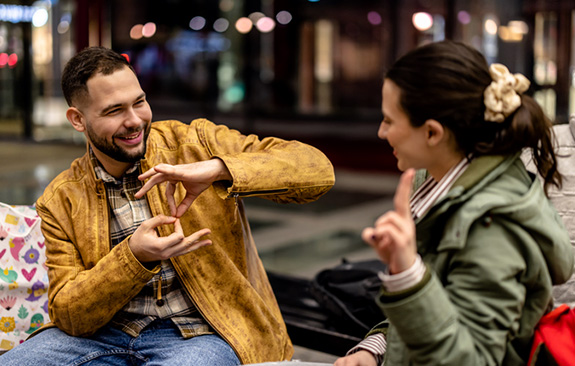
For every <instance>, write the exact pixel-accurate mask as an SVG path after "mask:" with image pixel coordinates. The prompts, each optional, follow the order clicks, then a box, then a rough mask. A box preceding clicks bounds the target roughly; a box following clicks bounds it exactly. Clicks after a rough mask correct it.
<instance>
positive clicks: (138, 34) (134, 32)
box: [130, 24, 144, 39]
mask: <svg viewBox="0 0 575 366" xmlns="http://www.w3.org/2000/svg"><path fill="white" fill-rule="evenodd" d="M143 30H144V26H143V25H142V24H136V25H135V26H133V27H132V29H130V38H132V39H140V38H142V37H143V36H144V34H143Z"/></svg>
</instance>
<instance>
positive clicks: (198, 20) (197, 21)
mask: <svg viewBox="0 0 575 366" xmlns="http://www.w3.org/2000/svg"><path fill="white" fill-rule="evenodd" d="M205 26H206V18H204V17H201V16H195V17H193V18H192V20H190V28H192V29H193V30H195V31H199V30H202V29H203V28H204V27H205Z"/></svg>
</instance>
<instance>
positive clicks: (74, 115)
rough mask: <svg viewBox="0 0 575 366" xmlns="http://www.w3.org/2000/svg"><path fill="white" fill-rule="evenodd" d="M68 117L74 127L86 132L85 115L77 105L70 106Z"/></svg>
mask: <svg viewBox="0 0 575 366" xmlns="http://www.w3.org/2000/svg"><path fill="white" fill-rule="evenodd" d="M66 118H67V119H68V121H69V122H70V123H71V124H72V127H74V129H75V130H76V131H78V132H84V131H85V129H86V127H85V126H84V115H83V114H82V112H80V110H79V109H78V108H76V107H70V108H68V110H67V111H66Z"/></svg>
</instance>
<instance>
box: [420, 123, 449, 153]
mask: <svg viewBox="0 0 575 366" xmlns="http://www.w3.org/2000/svg"><path fill="white" fill-rule="evenodd" d="M424 126H425V129H426V131H425V132H426V134H427V136H426V137H427V144H428V145H429V146H431V147H433V146H437V145H438V144H439V143H440V142H441V141H442V140H443V139H444V138H445V137H447V131H446V130H445V127H443V125H442V124H441V123H440V122H438V121H436V120H434V119H428V120H427V121H425V124H424Z"/></svg>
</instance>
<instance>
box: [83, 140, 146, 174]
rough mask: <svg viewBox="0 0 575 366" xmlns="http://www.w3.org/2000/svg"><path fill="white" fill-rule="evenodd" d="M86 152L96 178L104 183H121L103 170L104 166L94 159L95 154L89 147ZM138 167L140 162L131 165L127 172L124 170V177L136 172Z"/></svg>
mask: <svg viewBox="0 0 575 366" xmlns="http://www.w3.org/2000/svg"><path fill="white" fill-rule="evenodd" d="M88 151H89V153H90V160H92V164H93V165H94V172H95V174H96V178H98V179H101V180H103V181H104V182H106V183H121V180H118V179H116V178H115V177H114V176H112V175H111V174H110V173H108V172H107V171H106V169H104V166H103V165H102V163H100V161H99V160H98V158H97V157H96V154H94V151H92V147H91V146H90V147H89V149H88ZM139 167H140V162H139V161H138V162H136V163H134V165H132V166H131V167H130V168H129V169H128V170H126V172H125V173H124V176H126V175H130V174H132V173H134V172H138V168H139Z"/></svg>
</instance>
